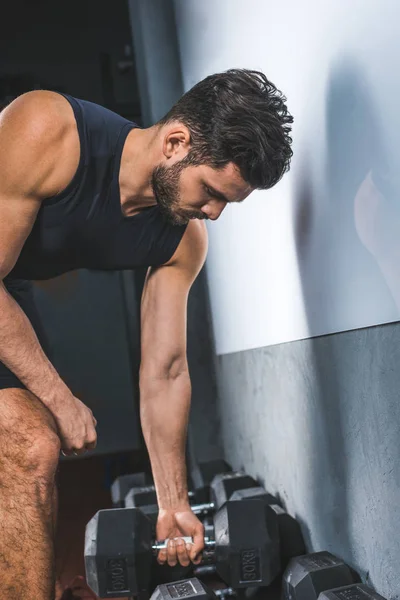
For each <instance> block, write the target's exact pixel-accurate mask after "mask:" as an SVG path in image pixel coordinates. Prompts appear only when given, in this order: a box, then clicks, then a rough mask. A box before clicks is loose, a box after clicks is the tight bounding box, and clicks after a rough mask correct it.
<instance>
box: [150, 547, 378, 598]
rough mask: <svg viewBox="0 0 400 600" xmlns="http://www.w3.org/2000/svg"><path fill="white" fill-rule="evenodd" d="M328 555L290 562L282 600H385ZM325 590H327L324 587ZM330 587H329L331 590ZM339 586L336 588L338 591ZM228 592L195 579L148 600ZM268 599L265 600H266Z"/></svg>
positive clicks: (224, 595) (225, 595) (233, 593)
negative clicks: (214, 588)
mask: <svg viewBox="0 0 400 600" xmlns="http://www.w3.org/2000/svg"><path fill="white" fill-rule="evenodd" d="M357 579H358V576H357V574H356V573H355V572H353V571H352V570H351V569H350V568H349V567H348V566H347V565H346V564H345V563H343V562H342V561H341V560H340V559H338V558H337V557H335V556H333V555H332V554H330V553H329V552H317V553H314V554H307V555H305V556H301V557H298V558H296V559H293V561H292V562H291V564H290V565H289V567H288V569H287V570H286V571H285V574H284V588H283V593H282V598H283V600H385V599H384V598H383V596H380V595H379V594H377V593H376V592H374V591H373V590H372V589H371V588H369V587H368V586H366V585H364V584H362V583H359V582H357V581H356V580H357ZM326 586H329V588H328V587H326ZM331 586H333V587H331ZM338 586H339V587H338ZM236 597H237V592H236V590H233V589H232V588H227V589H219V590H211V589H210V588H209V587H207V586H206V585H205V584H204V583H203V582H201V581H200V580H199V579H198V578H195V577H192V578H190V579H186V580H181V581H175V582H171V583H169V584H161V585H159V586H158V587H157V588H156V589H155V591H154V593H153V595H152V596H151V600H177V599H180V600H228V599H230V598H236ZM267 597H268V595H266V596H265V598H266V600H267Z"/></svg>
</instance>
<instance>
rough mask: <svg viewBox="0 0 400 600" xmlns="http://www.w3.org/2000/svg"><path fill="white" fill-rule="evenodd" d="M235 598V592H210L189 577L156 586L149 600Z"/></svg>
mask: <svg viewBox="0 0 400 600" xmlns="http://www.w3.org/2000/svg"><path fill="white" fill-rule="evenodd" d="M235 597H236V592H235V590H233V589H232V588H223V589H218V590H211V589H210V588H209V587H208V586H207V585H205V584H204V583H203V582H202V581H200V580H199V579H197V578H196V577H191V578H190V579H183V580H181V581H173V582H171V583H167V584H162V585H159V586H157V588H156V589H155V590H154V592H153V594H152V596H151V600H177V598H182V599H183V598H186V599H187V600H191V599H193V600H217V599H218V598H219V599H220V600H225V598H235Z"/></svg>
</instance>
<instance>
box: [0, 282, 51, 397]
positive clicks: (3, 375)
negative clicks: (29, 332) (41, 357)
mask: <svg viewBox="0 0 400 600" xmlns="http://www.w3.org/2000/svg"><path fill="white" fill-rule="evenodd" d="M3 283H4V285H5V287H6V289H7V290H8V292H9V294H11V296H12V297H13V298H14V299H15V300H16V302H18V304H19V305H20V307H21V308H22V310H23V311H24V313H25V314H26V316H27V317H28V319H29V321H30V322H31V324H32V327H33V329H34V330H35V332H36V335H37V337H38V339H39V342H40V345H41V346H42V348H43V350H44V351H45V353H46V354H47V356H49V344H48V340H47V337H46V334H45V332H44V329H43V325H42V323H41V319H40V316H39V313H38V310H37V307H36V304H35V297H34V292H33V284H32V281H27V280H25V279H12V278H8V277H6V278H5V279H4V282H3ZM5 388H22V389H26V387H25V386H24V384H23V383H21V381H20V380H19V379H18V377H17V376H16V375H14V373H12V372H11V371H10V369H8V368H7V367H6V366H5V365H4V364H3V363H2V362H0V389H5Z"/></svg>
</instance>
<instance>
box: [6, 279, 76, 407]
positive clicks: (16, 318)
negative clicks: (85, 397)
mask: <svg viewBox="0 0 400 600" xmlns="http://www.w3.org/2000/svg"><path fill="white" fill-rule="evenodd" d="M0 361H1V362H3V363H4V364H5V365H6V366H7V367H8V368H9V369H10V371H12V372H13V373H14V374H15V375H16V376H17V377H18V379H20V381H22V383H23V384H24V385H25V386H26V387H27V389H28V390H30V391H31V392H32V393H33V394H35V395H36V396H37V397H38V398H40V400H42V402H43V403H45V404H46V403H47V402H48V403H49V404H50V403H51V400H52V396H53V395H54V393H55V391H56V390H57V389H60V388H61V387H63V386H65V384H64V382H63V381H62V379H61V378H60V376H59V375H58V373H57V371H56V370H55V368H54V367H53V365H52V364H51V363H50V361H49V360H48V358H47V357H46V355H45V353H44V351H43V349H42V347H41V345H40V343H39V340H38V338H37V336H36V333H35V331H34V329H33V327H32V325H31V322H30V321H29V319H28V317H27V316H26V315H25V313H24V312H23V310H22V309H21V308H20V306H19V305H18V303H17V302H16V301H15V300H14V298H13V297H12V296H11V295H10V294H9V293H8V292H7V290H6V288H5V287H4V284H3V283H2V282H0Z"/></svg>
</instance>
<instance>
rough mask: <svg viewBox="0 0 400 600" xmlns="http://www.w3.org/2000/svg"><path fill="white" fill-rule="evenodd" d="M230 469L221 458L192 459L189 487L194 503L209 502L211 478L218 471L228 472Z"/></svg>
mask: <svg viewBox="0 0 400 600" xmlns="http://www.w3.org/2000/svg"><path fill="white" fill-rule="evenodd" d="M231 471H232V467H231V465H229V464H228V463H227V462H226V461H225V460H223V459H216V460H209V461H205V462H200V463H198V462H197V461H192V464H191V467H190V469H189V478H188V479H189V488H190V489H192V490H193V491H194V494H195V496H194V501H195V503H196V504H204V503H205V502H211V498H210V485H211V482H212V480H213V478H214V477H215V476H216V475H218V474H219V473H229V472H231Z"/></svg>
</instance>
